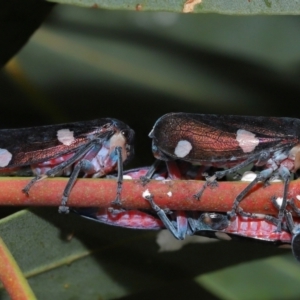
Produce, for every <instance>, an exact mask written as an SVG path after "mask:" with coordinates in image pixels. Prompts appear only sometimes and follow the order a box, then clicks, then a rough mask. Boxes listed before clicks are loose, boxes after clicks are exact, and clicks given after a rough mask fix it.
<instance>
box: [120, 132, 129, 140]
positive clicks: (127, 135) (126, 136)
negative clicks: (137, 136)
mask: <svg viewBox="0 0 300 300" xmlns="http://www.w3.org/2000/svg"><path fill="white" fill-rule="evenodd" d="M121 134H122V135H123V136H124V137H125V139H127V138H128V137H129V131H128V130H122V131H121Z"/></svg>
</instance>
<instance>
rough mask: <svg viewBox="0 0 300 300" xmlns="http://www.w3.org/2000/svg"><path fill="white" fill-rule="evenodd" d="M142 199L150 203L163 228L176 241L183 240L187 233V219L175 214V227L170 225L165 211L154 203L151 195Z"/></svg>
mask: <svg viewBox="0 0 300 300" xmlns="http://www.w3.org/2000/svg"><path fill="white" fill-rule="evenodd" d="M144 198H145V199H146V200H147V201H148V202H149V203H150V205H151V207H152V209H153V210H154V211H155V212H156V213H157V215H158V216H159V218H160V219H161V221H162V222H163V224H164V225H165V227H166V228H167V229H169V230H170V232H171V233H172V234H173V236H174V237H175V238H176V239H177V240H183V239H184V238H185V236H186V232H187V226H188V223H187V218H186V217H185V216H181V215H180V214H179V215H178V214H176V221H177V227H176V226H175V225H174V223H172V221H171V220H170V219H169V218H168V216H167V214H166V213H165V211H164V210H163V209H161V208H160V207H159V206H158V205H157V204H156V203H155V202H154V199H153V196H152V195H151V194H149V195H146V196H144Z"/></svg>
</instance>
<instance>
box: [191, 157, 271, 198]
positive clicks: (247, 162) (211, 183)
mask: <svg viewBox="0 0 300 300" xmlns="http://www.w3.org/2000/svg"><path fill="white" fill-rule="evenodd" d="M265 157H267V153H265V152H263V153H259V154H257V155H253V156H250V157H249V158H248V159H246V160H245V161H243V162H242V163H240V164H238V165H236V166H234V167H232V168H230V169H226V170H224V171H217V172H215V174H214V175H213V176H211V177H206V182H205V183H204V185H203V186H202V188H201V190H200V191H199V192H198V193H197V194H195V195H194V198H196V199H197V200H199V199H200V197H201V195H202V194H203V192H204V190H205V189H206V187H208V186H217V185H218V183H217V181H216V180H217V179H220V178H222V177H224V176H225V175H228V174H231V173H236V172H237V171H238V170H240V169H242V168H244V167H247V166H248V165H250V164H251V163H253V162H255V161H257V160H263V159H265Z"/></svg>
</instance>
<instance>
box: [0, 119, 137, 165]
mask: <svg viewBox="0 0 300 300" xmlns="http://www.w3.org/2000/svg"><path fill="white" fill-rule="evenodd" d="M114 127H117V128H119V129H120V130H123V129H124V130H129V131H131V129H130V128H129V127H128V126H127V125H126V124H124V123H123V122H121V121H118V120H115V119H110V118H103V119H97V120H92V121H85V122H75V123H66V124H58V125H49V126H40V127H29V128H18V129H2V130H0V150H1V151H2V153H4V154H6V153H7V152H8V153H10V154H11V155H12V157H11V160H10V161H9V163H8V164H7V165H4V166H3V167H5V168H14V167H18V166H26V165H31V164H36V163H39V162H43V161H47V160H49V159H52V158H56V157H59V156H61V155H64V154H66V153H71V152H76V151H77V150H79V149H80V148H81V147H82V146H83V145H86V144H87V143H88V142H89V141H90V140H92V139H93V138H106V137H107V138H109V137H110V136H111V135H112V134H114ZM64 129H65V130H69V131H70V132H71V134H72V136H73V142H72V143H70V144H68V143H62V142H61V141H60V140H59V139H58V136H57V134H58V131H59V130H64ZM3 151H6V152H3ZM0 156H1V153H0ZM1 169H2V168H0V171H1Z"/></svg>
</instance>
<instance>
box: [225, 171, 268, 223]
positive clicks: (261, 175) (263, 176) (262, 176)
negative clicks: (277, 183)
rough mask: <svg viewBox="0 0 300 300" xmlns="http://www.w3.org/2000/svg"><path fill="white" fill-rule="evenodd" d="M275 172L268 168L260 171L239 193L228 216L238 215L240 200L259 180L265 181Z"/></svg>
mask: <svg viewBox="0 0 300 300" xmlns="http://www.w3.org/2000/svg"><path fill="white" fill-rule="evenodd" d="M272 174H273V169H271V168H270V169H266V170H263V171H262V172H260V173H259V174H258V175H257V176H256V178H255V179H254V180H253V181H252V182H251V183H250V184H248V185H247V186H246V188H245V189H244V190H243V191H241V192H240V193H239V195H238V196H237V197H236V198H235V200H234V202H233V205H232V209H231V211H230V212H228V216H229V217H230V218H233V217H235V216H236V211H237V208H238V206H239V204H240V202H241V201H242V200H243V198H244V197H245V196H246V194H247V193H248V192H249V191H250V190H251V189H252V188H253V186H254V185H255V184H256V183H257V182H258V181H263V180H266V179H268V178H269V177H270V176H271V175H272Z"/></svg>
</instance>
